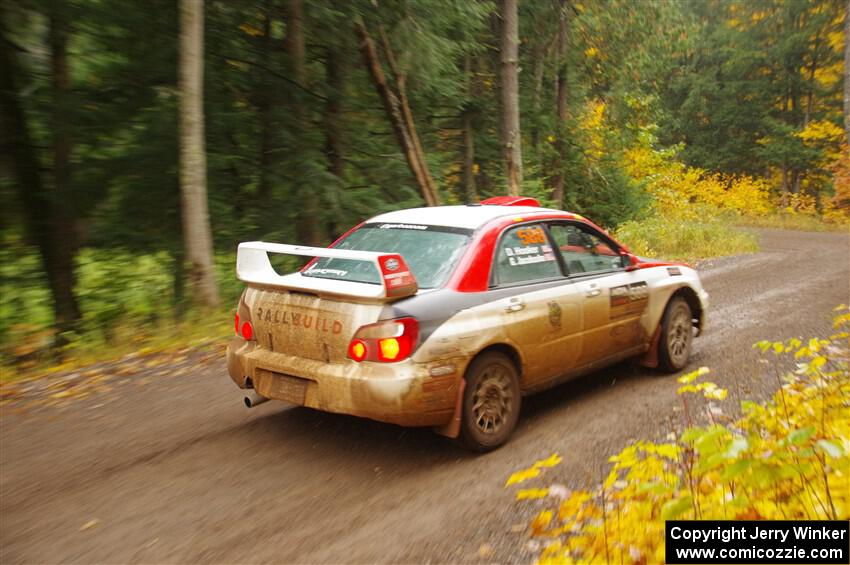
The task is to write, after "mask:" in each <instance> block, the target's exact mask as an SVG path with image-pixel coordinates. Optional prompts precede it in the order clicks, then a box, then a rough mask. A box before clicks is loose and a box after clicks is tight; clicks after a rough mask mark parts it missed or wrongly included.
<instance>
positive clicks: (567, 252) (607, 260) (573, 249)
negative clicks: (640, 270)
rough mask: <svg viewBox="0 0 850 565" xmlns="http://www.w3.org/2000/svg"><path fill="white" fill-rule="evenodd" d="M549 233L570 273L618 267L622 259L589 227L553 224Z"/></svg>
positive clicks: (621, 263) (621, 264)
mask: <svg viewBox="0 0 850 565" xmlns="http://www.w3.org/2000/svg"><path fill="white" fill-rule="evenodd" d="M549 233H551V234H552V239H554V240H555V244H556V245H557V246H558V249H560V250H561V256H562V257H563V258H564V264H565V265H566V266H567V271H569V272H570V274H578V273H592V272H594V271H608V270H610V269H619V268H621V267H622V266H623V260H622V258H621V257H620V254H619V253H618V251H617V250H616V249H615V248H612V247H611V245H609V244H608V242H606V241H605V240H604V239H602V238H601V237H599V236H598V235H596V234H595V233H594V232H592V231H591V230H589V229H586V228H584V227H583V226H580V225H574V224H553V225H550V226H549Z"/></svg>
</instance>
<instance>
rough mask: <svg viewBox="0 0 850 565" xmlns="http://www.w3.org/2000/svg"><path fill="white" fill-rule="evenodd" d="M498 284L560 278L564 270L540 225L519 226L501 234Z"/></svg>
mask: <svg viewBox="0 0 850 565" xmlns="http://www.w3.org/2000/svg"><path fill="white" fill-rule="evenodd" d="M494 271H495V277H494V281H493V282H494V283H495V284H511V283H518V282H532V281H536V280H541V279H548V278H552V277H560V276H561V267H560V265H558V260H557V258H556V257H555V253H554V252H553V251H552V247H551V246H550V245H549V239H548V238H547V237H546V232H545V231H544V230H543V227H542V226H540V225H539V224H532V225H525V226H517V227H514V228H510V229H508V230H506V231H505V233H504V234H502V238H501V240H500V241H499V246H498V249H497V250H496V258H495V265H494Z"/></svg>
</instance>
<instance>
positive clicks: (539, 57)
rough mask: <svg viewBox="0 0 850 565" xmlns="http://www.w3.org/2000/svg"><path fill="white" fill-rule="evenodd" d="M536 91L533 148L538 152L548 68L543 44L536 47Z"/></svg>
mask: <svg viewBox="0 0 850 565" xmlns="http://www.w3.org/2000/svg"><path fill="white" fill-rule="evenodd" d="M532 56H533V58H534V91H533V93H532V97H531V115H532V116H533V121H532V123H531V147H532V148H533V149H534V151H535V152H536V150H537V146H538V144H539V143H540V97H541V94H542V91H543V71H544V69H545V67H546V48H545V46H544V45H543V44H542V43H538V44H536V45H535V46H534V53H533V55H532Z"/></svg>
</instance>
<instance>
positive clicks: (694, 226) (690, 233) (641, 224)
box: [615, 216, 758, 261]
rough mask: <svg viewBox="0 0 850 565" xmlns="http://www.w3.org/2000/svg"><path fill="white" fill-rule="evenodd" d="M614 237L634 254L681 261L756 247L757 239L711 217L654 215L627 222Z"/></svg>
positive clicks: (753, 250) (737, 252) (753, 249)
mask: <svg viewBox="0 0 850 565" xmlns="http://www.w3.org/2000/svg"><path fill="white" fill-rule="evenodd" d="M615 237H617V239H619V240H620V241H622V242H623V243H625V244H626V245H627V246H628V247H629V248H630V249H631V251H632V252H633V253H635V254H637V255H641V256H645V257H659V258H664V259H678V260H684V261H697V260H700V259H706V258H710V257H721V256H724V255H736V254H740V253H753V252H755V251H757V250H758V240H757V238H756V236H755V235H754V234H753V233H750V232H746V231H743V230H741V229H738V228H735V227H734V226H733V225H732V224H731V223H730V222H727V221H724V220H720V219H716V218H710V217H709V219H706V220H689V219H682V218H677V217H672V218H665V217H662V216H653V217H650V218H647V219H644V220H634V221H629V222H625V223H623V224H621V225H620V226H619V227H618V228H617V230H616V232H615Z"/></svg>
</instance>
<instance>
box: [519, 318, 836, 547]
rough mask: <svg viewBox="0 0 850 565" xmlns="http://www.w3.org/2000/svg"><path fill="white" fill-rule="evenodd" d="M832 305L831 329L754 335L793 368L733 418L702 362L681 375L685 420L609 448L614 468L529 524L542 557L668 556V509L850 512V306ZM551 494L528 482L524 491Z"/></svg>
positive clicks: (675, 514)
mask: <svg viewBox="0 0 850 565" xmlns="http://www.w3.org/2000/svg"><path fill="white" fill-rule="evenodd" d="M836 311H837V314H836V317H835V328H836V333H835V334H833V335H832V336H830V337H829V338H826V339H824V338H812V339H810V340H808V341H804V340H801V339H796V338H794V339H789V340H787V341H784V342H768V341H762V342H759V343H757V344H755V346H754V347H756V348H758V349H760V350H761V352H762V354H764V355H768V356H770V355H774V356H782V355H785V356H787V355H791V356H793V357H794V359H795V360H796V361H797V367H798V368H797V370H796V371H795V372H793V373H789V374H786V375H784V376H783V377H781V379H780V378H779V376H778V375H777V380H778V383H777V384H778V385H779V390H778V391H777V392H776V393H775V395H774V396H773V398H772V400H770V401H769V402H767V403H765V404H757V403H755V402H750V401H744V402H742V403H741V410H742V413H743V414H742V416H741V417H740V418H739V419H738V420H736V421H734V422H731V423H727V420H728V419H727V418H725V416H723V414H722V410H721V409H720V406H719V405H717V404H715V401H717V402H719V401H722V400H723V399H725V397H726V391H725V390H724V389H721V388H719V387H718V386H717V385H715V384H714V383H711V382H701V381H700V378H701V377H702V376H703V375H704V374H706V373H707V372H708V370H707V369H705V368H701V369H699V370H697V371H694V372H692V373H689V374H687V375H684V376H682V377H680V378H679V379H678V380H679V383H680V385H681V386H680V387H679V389H678V393H679V395H681V398H682V403H683V408H684V412H683V413H684V418H685V421H684V422H683V426H684V429H682V430H680V431H674V432H672V433H671V434H670V435H669V436H668V439H669V440H670V441H668V442H665V443H654V442H648V441H639V442H636V443H633V444H631V445H629V446H628V447H626V448H625V449H623V450H622V451H621V452H620V453H619V454H617V455H615V456H613V457H611V458H610V459H609V461H610V462H611V463H613V466H612V468H611V471H610V473H609V474H608V477H607V479H606V480H605V482H604V483H603V484H601V485H599V486H598V487H596V488H595V489H593V490H577V491H573V492H561V493H559V495H560V499H561V502H560V504H559V505H558V506H557V507H556V508H554V509H549V508H547V509H544V510H542V511H541V512H540V513H539V514H538V515H537V517H536V518H535V519H534V521H533V522H532V523H531V533H532V535H533V536H536V537H538V538H540V539H542V540H545V542H546V546H545V548H544V549H543V551H542V553H541V555H540V556H539V561H540V562H541V563H576V562H581V563H590V562H603V563H605V562H608V563H610V562H618V563H623V562H632V563H635V562H636V563H662V562H663V561H664V541H663V540H664V521H665V520H668V519H698V520H710V519H750V520H758V519H789V520H793V519H808V520H814V519H847V518H848V517H850V455H848V454H850V416H848V414H850V409H848V405H850V370H849V369H848V367H850V340H848V335H850V334H848V327H850V308H848V307H847V306H844V305H842V306H840V307H838V308H837V309H836ZM694 395H696V396H697V397H701V398H704V399H706V400H707V401H708V402H707V404H706V403H705V401H703V402H702V405H703V406H705V414H706V415H707V417H708V419H709V422H710V423H709V424H708V425H701V426H700V425H694V424H693V422H692V420H693V419H695V417H696V407H695V406H694V405H693V404H694V403H693V402H690V403H689V398H691V399H693V396H694ZM553 457H556V456H553ZM551 460H552V458H550V459H549V460H544V461H543V462H545V461H551ZM557 460H558V461H559V460H560V458H557ZM543 462H538V463H536V464H535V465H534V466H532V467H531V468H530V469H525V470H522V471H518V472H517V473H514V474H513V475H512V476H511V477H510V478H509V479H508V482H507V485H511V484H515V483H522V482H525V481H527V480H530V479H533V478H534V477H536V476H538V475H539V474H540V470H541V468H542V466H541V463H543ZM507 485H506V486H507ZM550 494H551V493H550V491H549V489H547V488H526V489H522V490H520V491H519V492H518V493H517V499H534V498H542V497H546V496H548V495H550Z"/></svg>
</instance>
